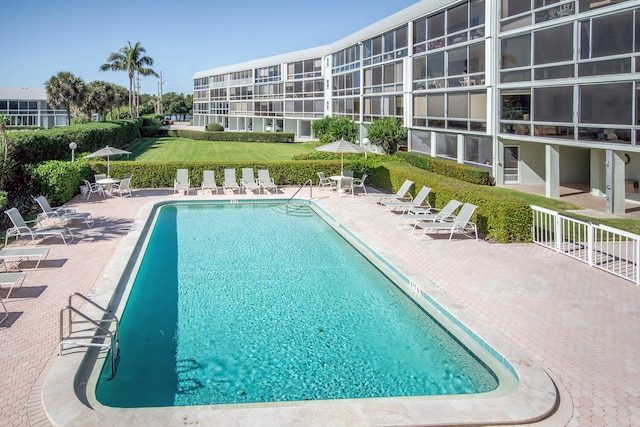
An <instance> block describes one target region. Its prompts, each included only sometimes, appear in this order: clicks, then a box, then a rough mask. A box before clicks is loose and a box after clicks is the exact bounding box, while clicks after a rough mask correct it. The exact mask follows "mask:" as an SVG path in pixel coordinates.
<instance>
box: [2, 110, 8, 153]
mask: <svg viewBox="0 0 640 427" xmlns="http://www.w3.org/2000/svg"><path fill="white" fill-rule="evenodd" d="M6 131H7V118H6V117H5V116H4V113H3V114H0V139H2V152H3V154H4V162H3V164H7V153H8V151H9V143H8V142H7V135H6Z"/></svg>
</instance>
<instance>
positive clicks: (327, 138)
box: [312, 117, 358, 144]
mask: <svg viewBox="0 0 640 427" xmlns="http://www.w3.org/2000/svg"><path fill="white" fill-rule="evenodd" d="M312 128H313V134H314V135H315V136H316V138H318V139H319V140H320V142H322V143H323V144H328V143H330V142H333V141H337V140H338V139H344V140H345V141H350V142H356V140H357V139H358V125H356V124H355V123H354V122H353V121H351V120H349V119H347V118H346V117H325V118H324V119H321V120H316V121H314V122H313V124H312Z"/></svg>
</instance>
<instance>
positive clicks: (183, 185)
mask: <svg viewBox="0 0 640 427" xmlns="http://www.w3.org/2000/svg"><path fill="white" fill-rule="evenodd" d="M190 189H191V181H189V169H178V170H176V179H174V180H173V193H174V194H175V193H177V192H178V191H184V193H185V194H187V195H188V194H189V190H190Z"/></svg>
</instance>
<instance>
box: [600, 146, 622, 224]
mask: <svg viewBox="0 0 640 427" xmlns="http://www.w3.org/2000/svg"><path fill="white" fill-rule="evenodd" d="M604 164H605V187H606V189H605V191H606V199H607V210H606V212H607V213H608V214H614V215H622V214H624V213H625V212H626V210H625V204H624V198H625V193H624V159H623V158H622V156H621V155H620V154H619V153H617V152H616V151H613V150H607V152H606V160H605V162H604Z"/></svg>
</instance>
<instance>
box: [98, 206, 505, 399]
mask: <svg viewBox="0 0 640 427" xmlns="http://www.w3.org/2000/svg"><path fill="white" fill-rule="evenodd" d="M120 348H121V349H122V351H121V358H120V361H119V365H118V370H117V374H116V375H115V377H114V378H113V379H112V380H108V377H109V375H107V374H108V373H109V371H110V369H106V373H105V375H104V376H103V378H102V380H101V381H99V382H98V386H97V392H96V397H97V398H98V400H99V401H100V403H102V404H104V405H108V406H114V407H146V406H168V405H175V406H189V405H208V404H230V403H255V402H277V401H295V400H300V401H301V400H323V399H353V398H372V397H390V396H416V395H444V394H474V393H484V392H488V391H491V390H494V389H495V388H496V387H497V386H498V380H497V377H496V375H495V374H494V373H493V372H492V371H491V370H490V369H488V368H487V366H486V365H485V364H484V363H483V362H481V361H480V360H479V359H478V358H477V357H476V356H475V355H473V354H472V353H470V352H469V351H468V349H466V348H465V347H464V346H463V345H462V344H461V343H460V342H459V341H458V340H457V339H455V338H454V337H453V336H452V335H450V333H449V332H447V331H446V330H445V329H444V328H442V327H441V326H440V325H439V324H438V323H437V322H435V321H434V319H433V318H432V317H431V316H429V315H428V314H427V313H426V312H425V311H424V310H423V309H422V307H420V306H419V305H417V304H416V303H415V302H414V301H413V300H412V299H410V298H408V297H407V296H406V294H404V293H403V292H402V291H401V290H400V288H398V287H397V286H395V285H394V283H393V282H392V281H391V280H390V279H389V278H388V277H387V276H385V275H383V274H382V273H381V272H380V270H378V269H377V268H376V267H375V266H374V265H373V264H372V263H371V262H370V261H369V260H368V259H367V258H365V257H364V256H363V255H362V254H361V253H360V252H358V251H357V250H355V249H354V248H353V246H351V245H350V244H349V243H348V242H347V241H345V240H344V238H343V237H342V236H341V235H340V234H338V233H337V232H336V231H335V230H334V229H333V228H331V227H330V226H329V225H328V224H327V223H326V222H325V221H323V220H322V219H321V218H320V217H319V216H317V215H316V214H315V213H314V212H313V211H312V210H311V209H309V208H306V209H303V210H300V209H298V210H296V211H295V213H294V212H293V211H291V212H289V213H287V212H286V210H285V209H284V208H283V205H282V204H281V203H278V204H246V203H243V204H240V203H236V204H226V205H221V204H202V203H200V204H173V205H166V206H163V207H162V209H160V211H159V213H158V216H157V219H156V223H155V226H154V228H153V231H152V233H151V236H150V239H149V244H148V245H147V247H146V249H145V253H144V256H143V258H142V261H141V264H140V267H139V269H138V273H137V276H136V279H135V281H134V284H133V287H132V290H131V293H130V295H129V297H128V300H127V305H126V308H125V310H124V312H123V315H122V320H121V326H120Z"/></svg>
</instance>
